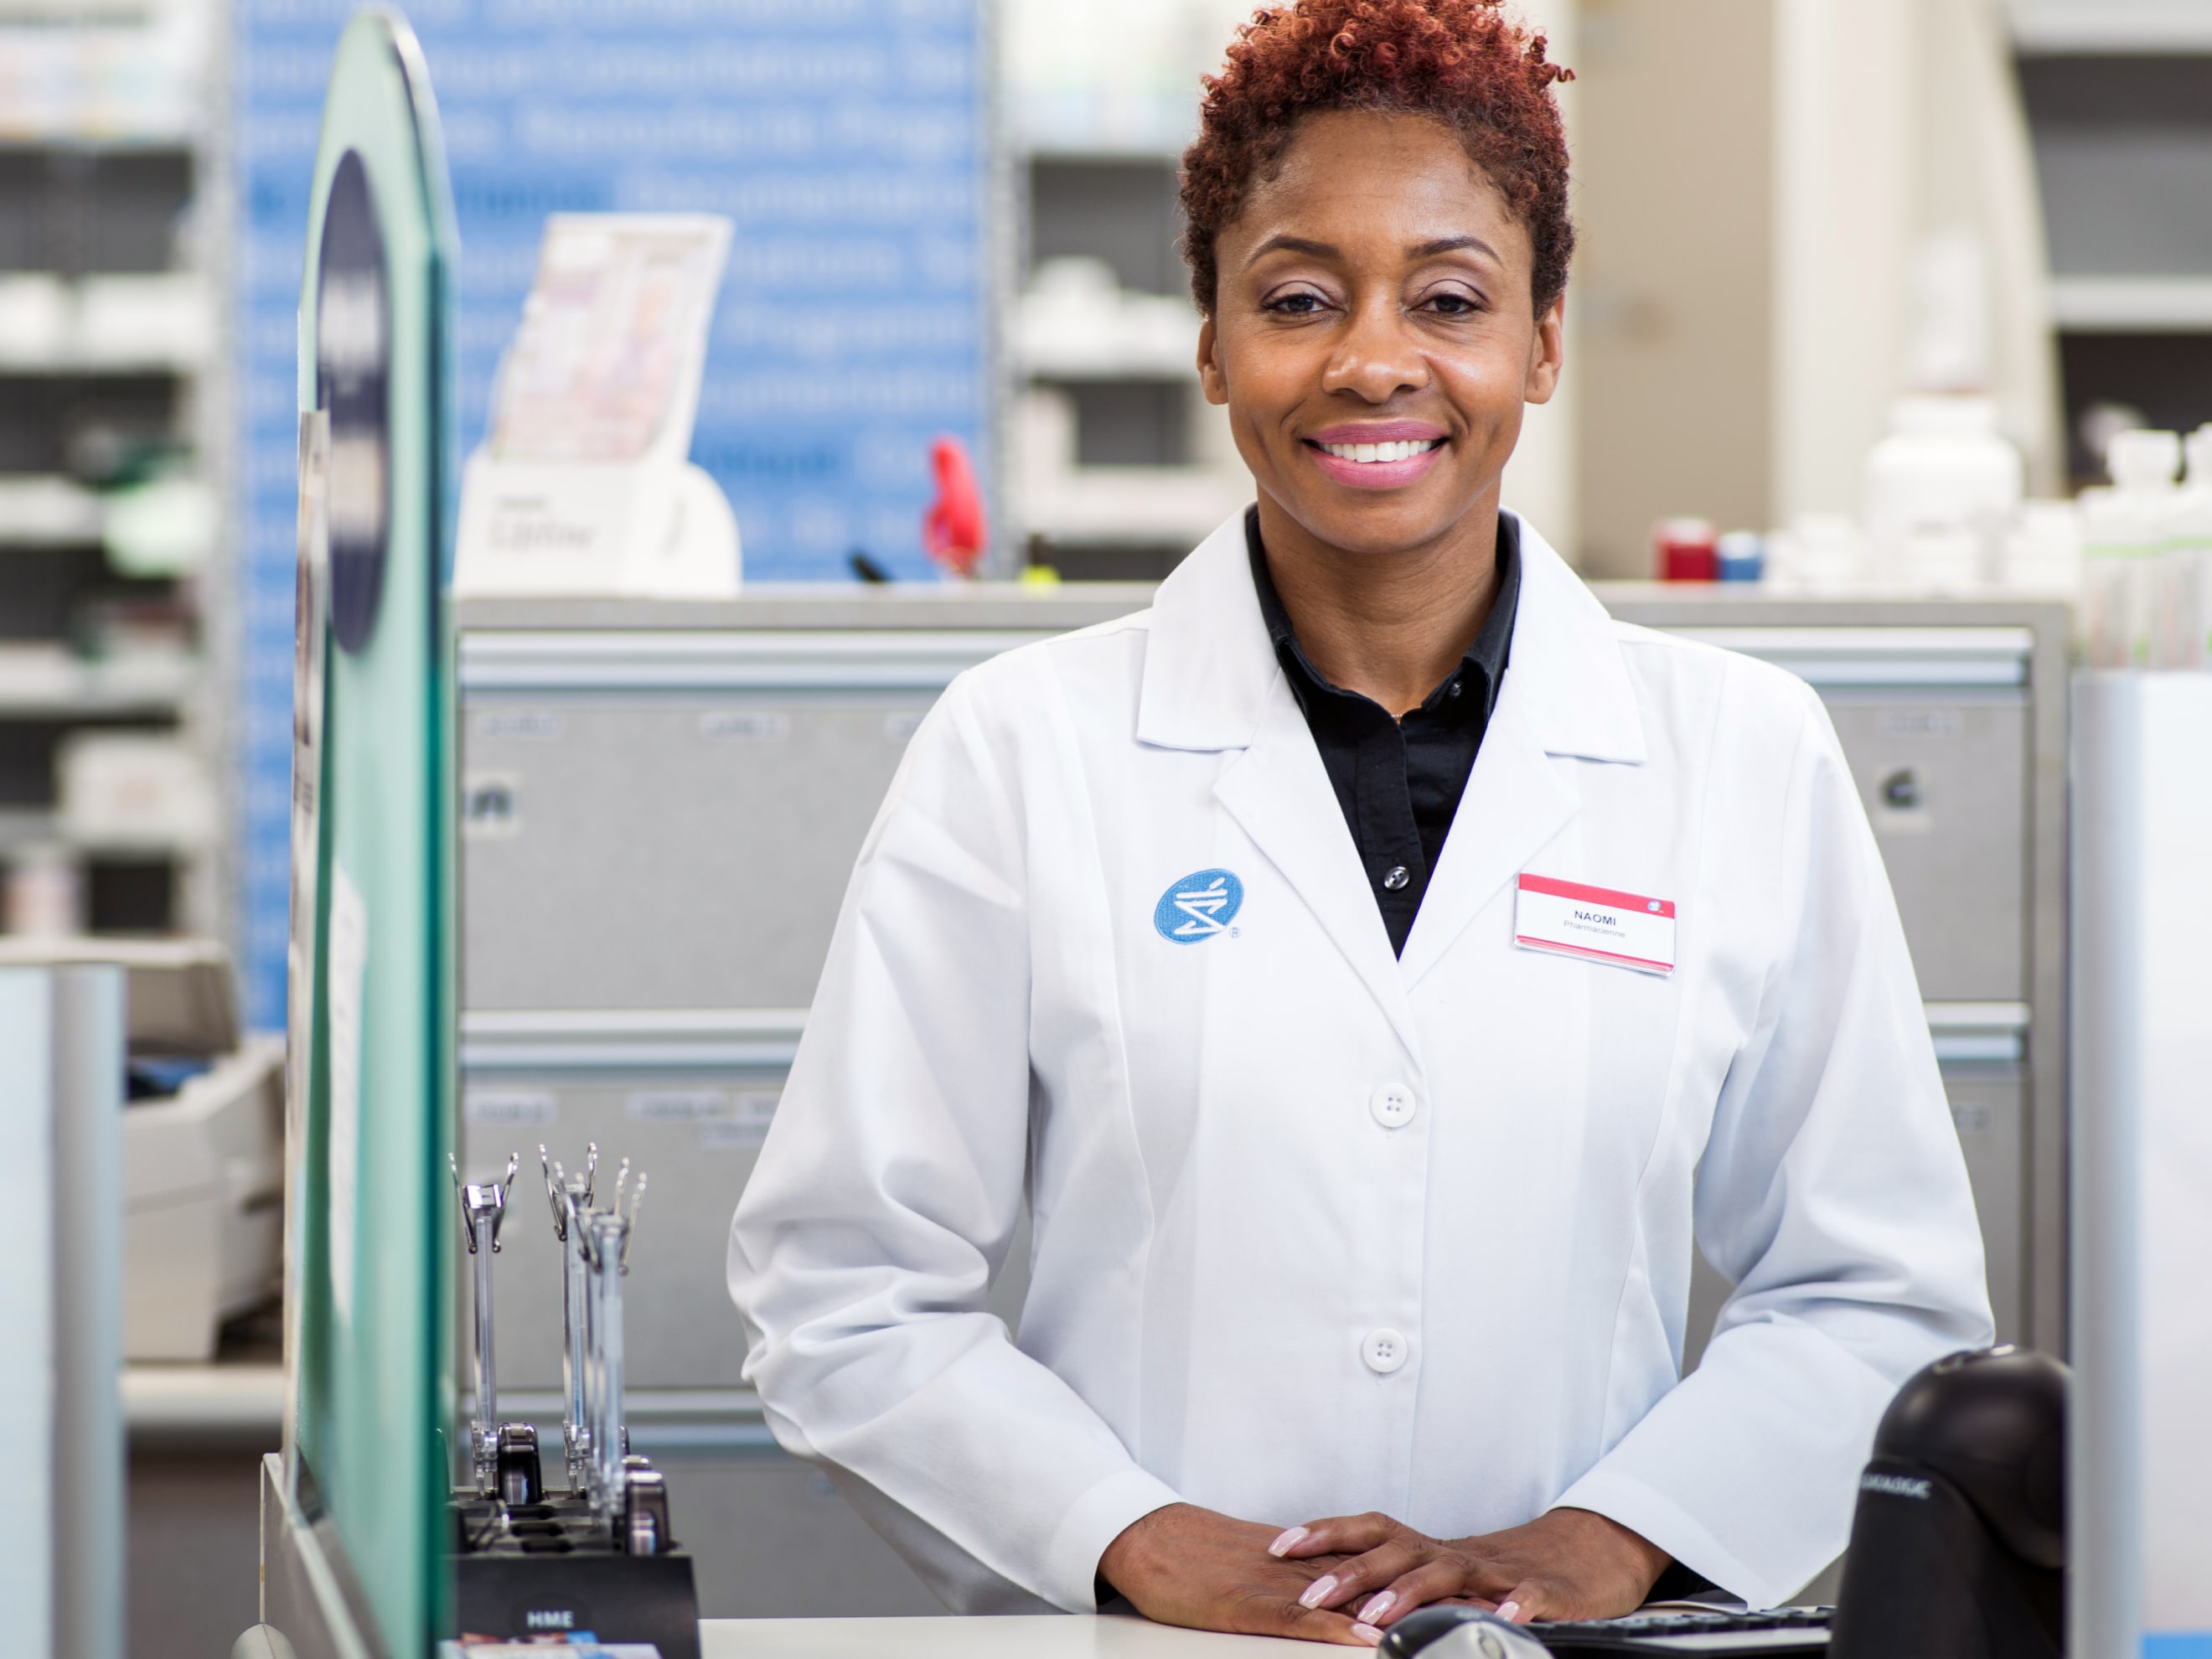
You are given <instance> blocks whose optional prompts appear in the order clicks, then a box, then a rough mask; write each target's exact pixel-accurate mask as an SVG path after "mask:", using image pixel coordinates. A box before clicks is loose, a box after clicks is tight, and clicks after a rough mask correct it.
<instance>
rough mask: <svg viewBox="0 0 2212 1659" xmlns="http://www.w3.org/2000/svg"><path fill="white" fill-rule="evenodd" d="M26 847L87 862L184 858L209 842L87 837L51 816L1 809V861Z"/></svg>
mask: <svg viewBox="0 0 2212 1659" xmlns="http://www.w3.org/2000/svg"><path fill="white" fill-rule="evenodd" d="M25 847H58V848H63V849H64V851H66V852H70V853H75V854H79V855H80V856H82V857H85V858H100V857H104V856H112V857H116V858H134V859H135V858H184V857H187V856H190V855H191V854H195V853H198V852H202V851H204V849H205V847H206V838H205V837H204V836H187V835H180V834H168V833H153V834H137V833H133V834H131V835H127V836H126V835H114V834H105V835H88V834H85V833H84V832H82V830H79V829H74V828H72V827H71V826H70V825H68V824H65V823H63V822H62V820H61V819H60V818H59V817H58V816H57V815H55V814H54V813H52V812H46V811H38V810H37V809H35V808H26V807H11V808H5V809H0V858H5V857H6V856H7V855H8V854H9V853H12V852H15V851H16V850H17V849H19V848H25Z"/></svg>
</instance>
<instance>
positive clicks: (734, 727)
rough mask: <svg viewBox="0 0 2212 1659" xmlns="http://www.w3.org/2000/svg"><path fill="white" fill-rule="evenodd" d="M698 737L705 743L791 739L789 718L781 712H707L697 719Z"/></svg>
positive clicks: (716, 709) (732, 710)
mask: <svg viewBox="0 0 2212 1659" xmlns="http://www.w3.org/2000/svg"><path fill="white" fill-rule="evenodd" d="M699 735H700V736H701V737H702V738H706V739H707V741H708V742H709V743H781V742H782V741H783V739H784V738H787V737H789V736H790V735H791V716H790V715H788V714H785V713H784V712H783V710H781V708H709V709H708V711H707V712H706V713H705V714H702V715H700V716H699Z"/></svg>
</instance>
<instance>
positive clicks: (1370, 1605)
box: [1359, 1590, 1398, 1625]
mask: <svg viewBox="0 0 2212 1659" xmlns="http://www.w3.org/2000/svg"><path fill="white" fill-rule="evenodd" d="M1397 1600H1398V1593H1397V1592H1396V1591H1395V1590H1384V1591H1383V1592H1382V1594H1380V1595H1370V1597H1368V1598H1367V1605H1366V1606H1365V1607H1362V1608H1360V1610H1359V1622H1360V1623H1361V1624H1363V1625H1379V1624H1381V1623H1382V1622H1383V1619H1384V1617H1385V1616H1386V1615H1387V1614H1388V1613H1389V1611H1390V1609H1391V1607H1393V1606H1394V1605H1395V1603H1396V1601H1397Z"/></svg>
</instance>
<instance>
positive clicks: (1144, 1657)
mask: <svg viewBox="0 0 2212 1659" xmlns="http://www.w3.org/2000/svg"><path fill="white" fill-rule="evenodd" d="M699 1651H700V1654H701V1656H702V1659H894V1656H895V1659H1001V1656H1003V1659H1237V1656H1239V1655H1243V1654H1250V1655H1253V1656H1255V1659H1257V1656H1261V1655H1272V1656H1277V1659H1283V1656H1288V1655H1292V1654H1303V1655H1304V1656H1305V1659H1318V1656H1320V1655H1321V1654H1323V1653H1327V1652H1330V1651H1333V1650H1331V1649H1329V1648H1327V1647H1323V1646H1321V1645H1318V1644H1315V1643H1311V1642H1291V1641H1285V1640H1283V1639H1281V1638H1275V1637H1267V1636H1218V1635H1214V1634H1212V1633H1211V1632H1206V1631H1195V1630H1177V1629H1176V1628H1175V1627H1174V1626H1170V1625H1155V1624H1153V1623H1152V1622H1151V1621H1150V1620H1144V1619H1136V1618H1131V1617H1128V1616H1126V1615H1121V1614H1113V1613H1109V1614H1104V1615H1099V1614H1089V1613H1046V1614H1040V1615H1038V1616H1036V1617H1034V1618H1028V1617H1015V1618H1006V1619H956V1618H951V1617H946V1618H939V1619H708V1620H702V1621H701V1623H700V1626H699Z"/></svg>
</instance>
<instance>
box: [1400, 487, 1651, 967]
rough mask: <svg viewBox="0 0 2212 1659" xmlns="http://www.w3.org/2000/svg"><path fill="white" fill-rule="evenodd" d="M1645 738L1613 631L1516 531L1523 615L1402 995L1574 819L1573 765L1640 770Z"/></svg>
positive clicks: (1425, 906) (1404, 961) (1565, 572)
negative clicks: (1600, 763) (1636, 766)
mask: <svg viewBox="0 0 2212 1659" xmlns="http://www.w3.org/2000/svg"><path fill="white" fill-rule="evenodd" d="M1643 759H1644V728H1643V720H1642V717H1641V715H1640V714H1639V713H1638V706H1637V701H1636V692H1635V688H1634V685H1633V684H1632V682H1631V681H1630V679H1629V678H1628V670H1627V667H1626V665H1625V664H1624V663H1623V662H1622V660H1621V655H1620V644H1619V641H1618V640H1617V638H1616V636H1615V632H1614V624H1613V619H1612V618H1611V617H1608V616H1607V614H1606V611H1605V608H1604V606H1602V605H1600V604H1599V603H1598V602H1597V599H1596V596H1595V595H1594V594H1593V593H1591V592H1590V591H1589V589H1588V588H1587V587H1585V586H1583V584H1582V581H1581V580H1580V579H1579V578H1577V576H1576V575H1575V574H1574V572H1573V571H1571V570H1570V569H1569V568H1567V566H1566V563H1565V561H1564V560H1562V559H1561V558H1560V557H1559V555H1558V554H1557V553H1554V552H1553V550H1552V549H1551V547H1550V546H1549V545H1548V544H1547V543H1546V542H1545V541H1544V539H1543V538H1541V536H1539V535H1537V534H1536V532H1534V530H1532V529H1531V528H1529V526H1528V523H1527V522H1526V521H1525V520H1523V521H1522V526H1521V605H1520V610H1519V612H1518V613H1517V614H1516V617H1515V618H1514V623H1513V647H1512V652H1511V654H1510V658H1509V659H1508V665H1507V668H1506V671H1505V682H1504V686H1503V687H1502V688H1501V689H1500V691H1499V695H1498V706H1497V708H1495V709H1494V710H1493V711H1492V714H1491V717H1490V727H1489V730H1488V731H1487V732H1486V733H1485V734H1484V737H1483V740H1482V750H1481V752H1480V754H1479V755H1477V756H1476V757H1475V763H1474V772H1473V774H1472V775H1470V776H1469V777H1468V784H1467V791H1466V793H1465V794H1464V795H1462V797H1461V799H1460V804H1459V810H1458V811H1457V813H1456V814H1455V816H1454V817H1453V819H1452V828H1451V834H1450V835H1449V836H1446V837H1445V839H1444V849H1443V856H1442V857H1440V858H1439V859H1438V860H1437V868H1436V870H1435V872H1434V873H1433V874H1432V875H1431V878H1430V882H1429V890H1428V891H1427V893H1426V894H1425V895H1424V896H1423V897H1422V899H1421V908H1420V914H1419V915H1418V916H1416V917H1415V918H1414V921H1413V933H1412V934H1411V935H1410V936H1409V937H1408V938H1407V940H1406V951H1405V955H1404V956H1403V957H1401V959H1400V963H1399V967H1400V970H1401V974H1402V975H1403V977H1404V982H1405V983H1406V984H1407V986H1412V985H1414V984H1417V983H1418V982H1419V980H1420V978H1421V976H1422V975H1424V974H1425V973H1427V972H1428V971H1429V969H1431V968H1433V967H1434V966H1436V964H1437V962H1438V961H1439V960H1440V959H1441V958H1442V957H1443V955H1444V953H1445V952H1446V951H1448V950H1449V949H1450V947H1451V945H1452V944H1453V943H1454V941H1455V940H1456V939H1458V938H1459V936H1460V935H1461V934H1462V933H1464V932H1465V931H1466V929H1467V927H1468V924H1469V923H1470V922H1472V921H1474V918H1475V917H1476V916H1477V915H1480V913H1481V911H1482V910H1483V908H1485V907H1486V906H1487V905H1488V904H1489V903H1490V902H1491V901H1492V899H1494V898H1495V897H1496V896H1498V890H1500V889H1501V888H1503V887H1504V886H1506V885H1507V884H1509V883H1510V882H1511V881H1512V880H1513V879H1514V878H1515V877H1516V876H1517V875H1518V874H1519V873H1520V872H1521V871H1522V868H1523V867H1524V866H1526V865H1527V864H1528V860H1530V859H1531V858H1533V857H1534V856H1535V855H1536V854H1538V853H1539V852H1541V850H1542V849H1543V848H1544V847H1545V846H1546V845H1547V843H1549V842H1551V841H1552V840H1553V837H1555V836H1558V834H1559V831H1560V830H1562V829H1565V827H1566V826H1567V824H1568V823H1569V822H1570V821H1571V819H1572V818H1573V817H1574V816H1575V814H1576V813H1577V811H1580V810H1581V796H1580V793H1579V792H1578V791H1577V789H1576V787H1574V783H1573V781H1572V768H1573V767H1574V765H1575V763H1577V762H1578V761H1590V760H1595V761H1606V762H1615V763H1623V764H1638V763H1641V762H1642V761H1643Z"/></svg>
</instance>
